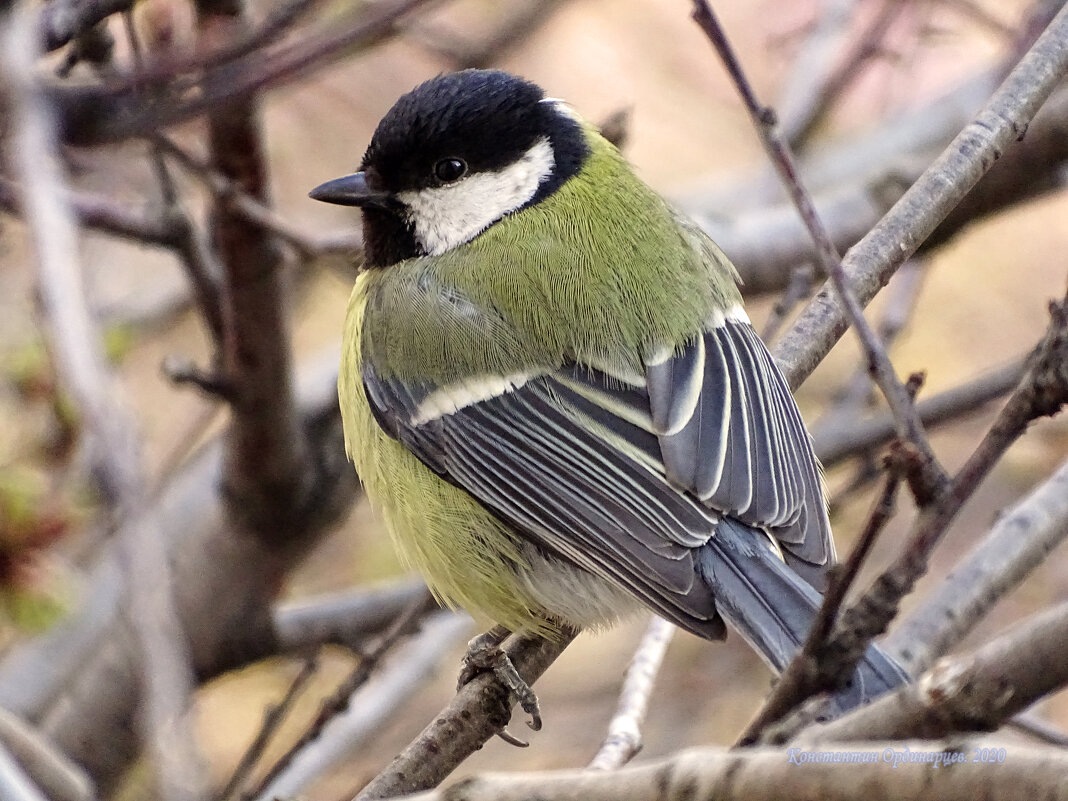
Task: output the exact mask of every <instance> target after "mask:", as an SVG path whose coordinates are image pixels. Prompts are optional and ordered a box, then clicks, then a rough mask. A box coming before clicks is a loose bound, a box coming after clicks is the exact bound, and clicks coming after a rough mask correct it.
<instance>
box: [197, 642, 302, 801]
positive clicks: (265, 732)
mask: <svg viewBox="0 0 1068 801" xmlns="http://www.w3.org/2000/svg"><path fill="white" fill-rule="evenodd" d="M318 670H319V654H318V652H312V653H310V654H308V656H306V657H305V658H304V662H303V664H301V666H300V670H299V671H297V675H296V676H294V677H293V681H291V682H290V683H289V688H288V689H287V690H286V692H285V695H283V696H282V698H281V700H280V701H279V702H278V703H277V704H272V705H271V706H269V707H268V708H267V711H266V712H265V713H264V716H263V723H261V724H260V729H259V731H258V732H256V736H255V737H253V738H252V742H251V743H249V745H248V748H246V749H245V753H243V754H242V755H241V759H239V760H238V762H237V766H236V767H235V768H234V770H233V773H231V774H230V779H229V780H228V781H227V782H226V785H225V786H224V787H223V789H222V790H220V791H219V792H218V793H217V794H216V795H215V801H228V799H230V798H232V797H233V796H234V795H235V794H236V793H237V791H238V789H239V788H240V787H241V785H242V784H244V783H245V781H246V780H247V779H248V777H249V776H250V775H251V773H252V770H253V768H255V767H256V763H257V762H259V761H260V759H261V758H262V757H263V754H264V752H265V751H266V750H267V746H268V745H270V742H271V738H272V737H274V735H275V734H276V733H277V732H278V729H279V728H280V727H281V725H282V723H283V722H284V721H285V719H286V715H288V714H289V711H290V710H291V709H292V708H293V704H295V703H296V700H297V698H299V697H300V694H301V692H302V691H303V690H304V688H305V687H306V686H307V684H308V682H309V681H311V679H312V677H313V676H314V675H315V674H316V672H317V671H318Z"/></svg>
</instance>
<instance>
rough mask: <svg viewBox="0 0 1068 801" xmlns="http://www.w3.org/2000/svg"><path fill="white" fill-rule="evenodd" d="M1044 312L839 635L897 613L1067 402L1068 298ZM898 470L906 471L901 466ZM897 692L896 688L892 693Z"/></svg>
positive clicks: (788, 725)
mask: <svg viewBox="0 0 1068 801" xmlns="http://www.w3.org/2000/svg"><path fill="white" fill-rule="evenodd" d="M1050 317H1051V320H1050V325H1049V328H1048V329H1047V331H1046V334H1045V336H1044V337H1043V339H1042V341H1041V342H1040V343H1039V346H1038V347H1037V348H1036V350H1035V352H1034V353H1032V355H1031V357H1030V359H1029V366H1028V370H1027V373H1026V374H1025V376H1024V378H1023V380H1022V381H1021V383H1020V386H1019V387H1018V388H1017V389H1016V391H1015V392H1014V393H1013V394H1012V396H1011V397H1010V398H1009V401H1008V403H1006V405H1005V407H1004V408H1003V409H1002V411H1001V413H1000V414H999V415H998V418H997V420H995V422H994V424H993V426H991V428H990V430H989V431H988V432H987V434H986V436H985V437H984V438H983V440H982V442H980V444H979V446H978V447H977V448H976V450H975V452H974V453H972V455H971V456H970V457H969V458H968V460H967V461H966V462H965V464H964V466H963V467H962V468H961V469H960V471H959V472H958V473H957V474H956V476H954V478H953V480H952V482H951V483H950V487H949V490H948V491H947V492H945V493H943V495H942V496H941V497H939V499H938V500H937V501H935V502H934V503H933V504H931V505H930V506H929V507H927V508H926V509H925V510H923V511H922V512H921V514H920V517H919V519H918V520H917V521H916V523H915V524H914V525H913V528H912V531H911V532H910V534H909V536H908V538H907V539H906V541H905V543H904V546H903V547H902V549H901V553H900V555H899V556H898V558H897V559H896V560H895V561H894V562H893V564H891V565H890V567H889V568H887V569H886V570H885V571H883V573H882V574H881V575H880V576H879V577H878V578H877V579H876V580H875V582H874V583H873V584H872V586H871V587H870V588H869V589H868V591H867V592H865V593H864V595H862V596H861V597H860V599H858V600H857V602H856V603H855V604H853V605H852V606H850V607H849V608H848V609H847V610H845V612H843V613H842V616H841V619H840V622H839V626H838V628H839V629H840V630H841V631H842V633H843V634H847V633H849V632H853V633H855V635H856V637H857V638H858V639H861V640H863V641H864V642H867V641H870V640H871V638H872V637H874V636H875V635H876V634H878V633H880V632H881V631H885V629H886V626H887V625H888V624H889V622H890V620H892V619H893V617H894V616H895V615H896V614H897V609H898V605H899V604H900V602H901V599H902V598H904V597H905V596H906V595H908V594H909V593H910V592H911V591H912V589H913V587H915V585H916V582H917V581H918V580H919V579H920V577H922V576H923V575H924V573H926V571H927V565H928V561H929V559H930V555H931V552H932V551H933V550H934V548H935V546H936V545H937V544H938V543H939V541H940V540H941V538H942V537H943V535H944V534H945V532H946V530H947V529H948V527H949V524H950V523H951V522H952V521H953V519H954V518H955V517H956V514H957V512H958V511H960V509H961V507H962V506H963V505H964V502H965V501H966V500H967V499H968V498H970V497H971V495H972V494H973V493H974V492H975V490H976V489H977V488H978V486H979V483H980V482H981V481H982V479H983V478H984V477H985V476H986V474H987V473H988V472H989V471H990V469H991V468H992V467H993V466H994V464H996V463H997V461H998V459H1000V458H1001V456H1002V455H1003V454H1004V453H1005V451H1006V450H1007V449H1008V448H1009V446H1010V445H1011V444H1012V443H1013V442H1015V441H1016V439H1017V438H1019V436H1020V435H1021V434H1022V433H1023V432H1024V431H1025V430H1026V428H1027V426H1028V425H1029V424H1030V422H1031V421H1032V420H1034V419H1036V418H1038V417H1040V416H1046V415H1051V414H1055V413H1056V412H1057V411H1059V410H1060V408H1061V407H1062V406H1063V405H1064V404H1065V403H1068V299H1066V300H1064V301H1062V302H1059V303H1051V304H1050ZM908 457H909V454H908V452H907V451H904V450H903V452H902V453H900V454H899V456H898V459H899V460H900V463H901V464H903V465H907V460H908ZM904 469H906V470H907V469H908V468H907V466H906V467H904ZM865 637H866V640H865V639H864V638H865ZM941 689H943V690H944V689H946V688H944V687H942V688H941ZM902 692H904V691H899V692H898V693H897V695H900V694H901V693H902ZM936 700H937V699H936ZM987 700H988V699H987ZM924 703H927V702H924ZM1022 708H1024V707H1019V706H1014V707H1013V708H1012V709H1011V711H1010V712H1009V713H1007V714H1008V715H1011V714H1013V713H1015V712H1016V711H1019V709H1022ZM984 714H985V713H984ZM991 714H993V713H991ZM999 714H1000V713H999ZM810 722H811V721H809V720H808V719H807V718H805V717H804V716H803V715H797V716H795V717H794V718H793V719H792V720H790V721H784V723H783V724H782V725H780V726H777V727H776V731H775V733H774V736H775V738H776V739H777V741H782V739H784V738H786V737H788V736H790V735H791V734H792V733H793V732H794V731H796V730H797V729H798V728H800V727H802V726H804V725H807V724H808V723H810Z"/></svg>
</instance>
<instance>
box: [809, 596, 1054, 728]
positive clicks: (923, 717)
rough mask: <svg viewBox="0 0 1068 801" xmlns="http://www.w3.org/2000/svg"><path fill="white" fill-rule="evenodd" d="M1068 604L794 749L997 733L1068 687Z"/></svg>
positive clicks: (944, 664) (947, 662)
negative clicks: (949, 735)
mask: <svg viewBox="0 0 1068 801" xmlns="http://www.w3.org/2000/svg"><path fill="white" fill-rule="evenodd" d="M1066 649H1068V604H1060V605H1059V606H1056V607H1054V608H1052V609H1048V610H1046V611H1044V612H1042V613H1040V614H1037V615H1034V616H1032V617H1030V618H1028V619H1027V620H1025V621H1023V622H1022V623H1018V624H1015V625H1013V626H1012V628H1011V629H1010V630H1009V631H1008V632H1007V633H1005V634H1002V635H1000V636H998V637H996V638H995V639H993V640H991V641H990V642H989V643H987V644H986V645H984V646H982V647H981V648H979V649H977V650H976V651H975V652H973V653H971V654H967V655H964V656H959V657H946V658H944V659H942V660H940V661H938V662H936V663H935V665H934V666H933V667H932V668H931V669H930V670H928V671H927V672H926V673H925V674H924V675H922V676H921V677H920V678H919V679H918V680H917V681H916V682H915V683H914V684H908V685H905V686H903V687H901V688H900V689H898V690H897V691H895V692H892V693H889V694H888V695H885V696H883V697H882V698H879V699H877V700H876V701H873V702H872V703H871V704H869V705H868V706H865V707H863V708H861V709H857V710H854V711H853V712H850V713H849V714H847V715H845V716H843V717H841V718H838V719H837V720H833V721H831V722H829V723H822V724H816V725H814V726H810V727H809V728H807V729H805V730H804V731H803V732H802V733H801V734H800V735H799V736H798V737H796V738H795V740H793V741H791V742H792V743H793V744H798V745H800V744H802V743H805V744H811V743H826V742H832V741H833V742H844V741H853V740H871V739H882V738H887V739H895V738H904V737H917V736H918V737H927V738H935V737H943V736H946V735H947V734H951V733H953V732H961V731H992V730H993V729H995V728H997V727H998V726H999V725H1001V724H1002V723H1003V722H1004V721H1006V720H1008V719H1009V718H1010V717H1012V716H1013V715H1015V714H1016V713H1017V712H1021V711H1023V710H1024V709H1027V707H1029V706H1030V705H1031V704H1033V703H1034V702H1035V701H1037V700H1038V699H1039V698H1042V697H1043V696H1045V695H1047V694H1048V693H1050V692H1052V691H1054V690H1056V689H1058V688H1060V687H1063V686H1064V685H1065V684H1068V651H1066Z"/></svg>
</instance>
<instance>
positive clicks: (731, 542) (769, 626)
mask: <svg viewBox="0 0 1068 801" xmlns="http://www.w3.org/2000/svg"><path fill="white" fill-rule="evenodd" d="M698 570H699V572H700V573H701V575H702V576H703V577H704V579H705V580H706V581H707V582H708V583H709V586H710V587H711V588H712V591H713V593H714V594H715V597H716V607H717V609H718V610H719V613H720V614H721V615H722V616H723V617H724V618H726V619H727V622H728V623H730V624H731V627H732V628H733V629H734V630H735V631H737V632H738V633H739V634H741V635H742V637H743V638H744V639H745V640H746V642H748V643H749V645H750V646H752V647H753V649H754V650H756V651H757V653H759V654H760V655H761V656H762V657H763V658H764V661H765V662H767V663H768V665H769V666H770V667H771V668H772V669H773V670H774V671H775V672H776V673H782V671H783V670H784V669H785V667H786V665H787V664H789V662H790V660H791V659H793V657H794V655H795V654H796V653H797V652H798V650H799V649H800V647H801V644H802V643H803V642H804V641H805V638H806V636H807V635H808V630H809V627H810V626H811V625H812V621H813V620H814V619H815V617H816V611H817V610H818V609H819V607H820V603H821V601H822V598H821V596H820V594H819V593H818V592H816V590H815V589H813V588H812V587H811V586H810V585H809V584H808V583H807V582H805V580H804V579H802V578H801V577H800V576H798V575H797V574H796V573H795V572H794V571H793V570H792V569H790V567H788V566H787V565H786V564H785V563H784V562H783V561H782V559H781V558H779V556H778V554H776V553H775V552H774V551H773V550H772V548H771V544H770V542H769V541H768V538H767V535H766V534H764V533H763V532H761V531H757V530H754V529H752V528H750V527H749V526H747V525H745V524H744V523H740V522H738V521H735V520H731V519H729V518H727V519H724V520H723V521H722V522H721V523H720V524H719V525H718V526H717V527H716V533H715V535H713V537H712V538H711V539H710V540H709V542H708V544H707V545H705V546H704V547H703V548H701V550H700V557H699V561H698ZM907 681H908V674H907V673H905V671H904V669H902V667H901V666H900V665H898V664H897V662H895V661H894V660H893V659H892V658H890V657H889V656H888V655H887V654H885V653H884V652H883V651H881V650H880V649H879V648H878V647H877V646H875V645H870V646H869V647H868V651H867V653H866V654H865V655H864V659H863V660H862V661H861V662H860V663H859V664H858V665H857V669H856V672H855V673H854V674H853V678H852V680H851V681H850V683H849V684H848V685H847V686H846V687H845V688H843V689H842V690H839V691H838V692H837V693H836V694H835V695H834V697H833V699H832V701H833V702H834V705H835V706H836V707H837V709H838V711H840V712H844V711H846V710H848V709H852V708H853V707H855V706H859V705H861V704H865V703H867V702H869V701H871V700H872V699H873V698H876V697H877V696H880V695H882V694H883V693H885V692H888V691H889V690H892V689H894V688H895V687H898V686H900V685H901V684H904V683H905V682H907Z"/></svg>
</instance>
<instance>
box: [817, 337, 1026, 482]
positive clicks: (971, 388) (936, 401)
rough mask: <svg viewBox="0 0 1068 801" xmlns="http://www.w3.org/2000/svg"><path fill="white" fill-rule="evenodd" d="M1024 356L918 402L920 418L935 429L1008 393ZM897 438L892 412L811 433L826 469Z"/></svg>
mask: <svg viewBox="0 0 1068 801" xmlns="http://www.w3.org/2000/svg"><path fill="white" fill-rule="evenodd" d="M1024 362H1025V358H1024V357H1020V358H1019V359H1016V360H1014V361H1012V362H1010V363H1009V364H1007V365H1005V366H1004V367H999V368H997V369H996V370H993V371H991V372H988V373H984V374H983V375H981V376H979V377H978V378H974V379H972V380H970V381H965V382H964V383H963V384H961V385H960V386H956V387H953V388H951V389H947V390H945V391H944V392H940V393H938V394H937V395H932V396H930V397H929V398H925V399H923V400H921V401H919V402H918V403H917V404H916V410H917V411H918V412H919V414H920V419H921V420H923V423H924V425H925V426H927V427H928V428H934V427H936V426H939V425H942V424H944V423H947V422H950V421H952V420H955V419H957V418H959V417H961V416H963V415H966V414H970V413H972V412H974V411H976V410H978V409H981V408H982V407H983V406H985V405H987V404H988V403H991V402H992V401H995V400H997V399H998V398H1001V397H1004V396H1005V395H1007V394H1009V392H1011V391H1012V390H1013V389H1015V388H1016V386H1017V385H1018V384H1019V383H1020V379H1021V378H1022V377H1023V373H1024ZM893 438H894V420H893V417H892V415H890V413H889V412H887V413H885V414H879V415H876V416H874V417H868V418H862V419H859V420H852V421H842V422H841V423H840V425H839V426H837V427H836V428H833V429H832V428H831V427H830V426H827V425H820V426H819V427H818V428H817V430H816V431H815V432H814V433H813V435H812V444H813V447H814V449H815V451H816V455H817V456H818V457H819V460H820V463H821V464H822V465H823V466H824V467H825V468H830V467H834V466H835V465H837V464H840V463H841V462H843V461H845V460H846V459H848V458H850V457H852V456H855V455H858V454H859V455H862V456H863V455H870V454H871V453H872V451H873V449H874V448H877V447H878V446H879V445H882V444H884V443H887V442H889V441H890V440H892V439H893Z"/></svg>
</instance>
